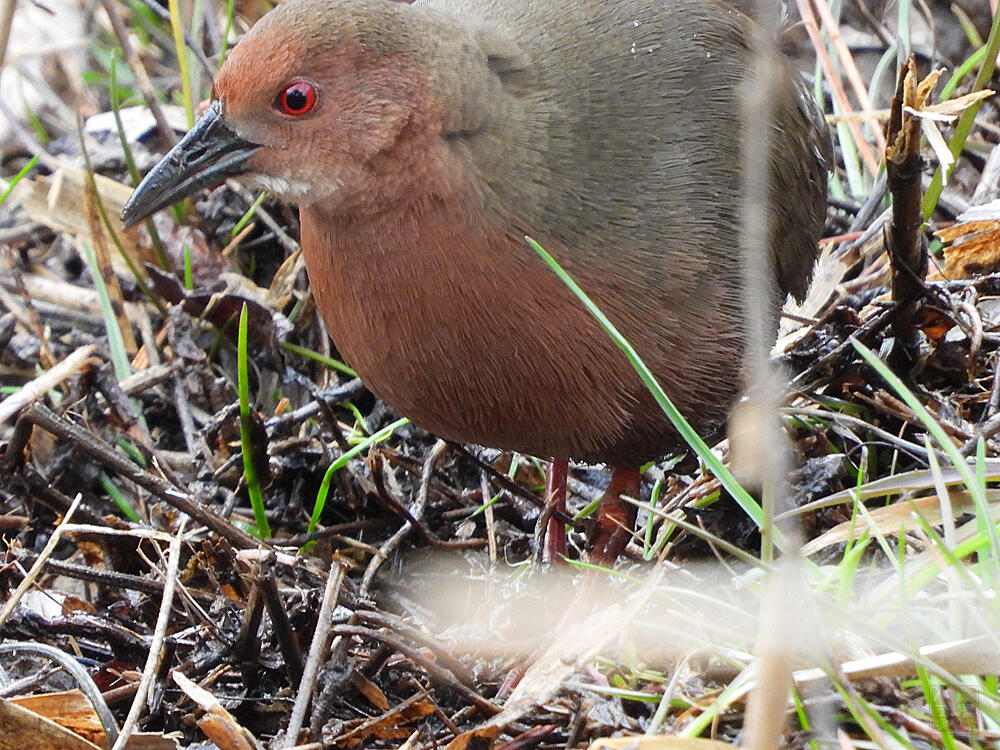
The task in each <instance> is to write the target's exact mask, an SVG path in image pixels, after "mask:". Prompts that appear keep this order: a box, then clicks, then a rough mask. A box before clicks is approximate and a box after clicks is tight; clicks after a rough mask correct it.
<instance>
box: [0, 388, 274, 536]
mask: <svg viewBox="0 0 1000 750" xmlns="http://www.w3.org/2000/svg"><path fill="white" fill-rule="evenodd" d="M20 420H26V421H28V422H30V423H31V424H35V425H38V426H39V427H41V428H42V429H44V430H47V431H48V432H51V433H52V434H53V435H55V436H56V437H59V438H62V439H63V440H68V441H70V442H71V443H73V445H74V447H75V448H76V449H77V450H79V451H80V452H82V453H85V454H86V455H88V456H90V457H91V458H93V459H94V460H96V461H97V462H98V463H100V464H102V465H103V466H104V467H105V468H108V469H112V470H113V471H116V472H118V473H119V474H121V475H122V476H123V477H125V478H126V479H128V480H129V481H131V482H134V483H135V484H137V485H139V486H140V487H142V488H143V489H145V490H147V491H149V492H151V493H153V494H154V495H156V496H157V497H159V498H160V499H162V500H163V501H164V502H166V503H167V504H168V505H170V506H171V507H173V508H175V509H177V510H179V511H180V512H181V513H186V514H187V515H189V516H191V517H192V518H193V519H195V520H196V521H198V523H200V524H203V525H204V526H206V527H208V528H209V529H211V530H212V531H214V532H215V533H216V534H218V535H219V536H221V537H223V538H224V539H225V540H226V541H228V542H229V543H230V544H232V545H233V546H234V547H237V548H239V549H256V548H257V547H260V546H263V545H264V543H263V542H261V541H260V540H259V539H256V538H254V537H252V536H250V535H249V534H247V533H246V532H245V531H241V530H240V529H238V528H236V527H235V526H233V525H232V524H230V523H229V522H228V521H226V520H225V519H223V518H220V517H219V516H218V515H217V514H216V513H214V512H212V511H211V510H209V509H207V508H203V507H202V506H201V505H200V504H199V503H198V502H197V501H196V500H195V499H194V498H193V497H191V496H190V495H189V494H187V493H186V492H184V491H182V490H180V489H179V488H177V487H174V486H173V485H171V484H170V483H169V482H168V481H167V480H165V479H163V478H161V477H158V476H156V475H155V474H152V473H150V472H148V471H145V470H144V469H142V468H140V467H139V466H137V465H136V464H134V463H132V462H131V461H129V460H128V459H126V458H125V457H124V456H122V455H120V454H119V453H117V452H116V451H115V450H114V448H112V447H111V446H110V445H108V444H107V443H106V442H104V441H103V440H102V439H101V438H100V437H98V436H97V435H95V434H94V433H92V432H89V431H88V430H84V429H83V428H82V427H78V426H77V425H75V424H72V423H71V422H68V421H66V420H62V419H60V418H59V417H57V416H56V415H55V414H54V413H53V412H52V411H51V410H50V409H48V408H47V407H45V406H42V405H41V404H37V403H36V404H32V405H31V406H29V407H28V408H26V409H25V410H24V412H22V414H21V417H20ZM20 420H18V421H20ZM8 450H10V448H8Z"/></svg>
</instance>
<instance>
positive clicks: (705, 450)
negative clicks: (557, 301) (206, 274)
mask: <svg viewBox="0 0 1000 750" xmlns="http://www.w3.org/2000/svg"><path fill="white" fill-rule="evenodd" d="M525 240H527V242H528V244H529V245H530V246H531V248H532V249H533V250H534V251H535V252H536V253H538V256H539V257H540V258H541V259H542V260H543V261H545V264H546V265H547V266H548V267H549V268H551V269H552V270H553V271H554V272H555V274H556V275H557V276H558V277H559V279H560V280H561V281H562V282H563V284H565V285H566V286H567V287H568V288H569V290H570V291H571V292H573V294H574V295H576V298H577V299H579V300H580V301H581V302H582V303H583V304H584V306H585V307H586V308H587V310H588V312H590V314H591V315H593V316H594V318H596V319H597V322H598V323H600V324H601V327H602V328H603V329H604V330H605V331H607V333H608V335H609V336H611V338H612V340H613V341H614V342H615V344H617V345H618V348H619V349H621V350H622V351H623V352H624V353H625V356H626V357H627V358H628V361H629V362H630V363H631V364H632V367H634V368H635V371H636V372H637V373H638V375H639V378H640V379H641V380H642V382H643V384H644V385H645V386H646V387H647V388H648V389H649V392H650V393H652V394H653V397H654V398H655V399H656V403H657V404H658V405H659V406H660V408H661V409H663V413H664V414H666V415H667V418H668V419H670V422H671V424H673V426H674V428H675V429H676V430H677V432H679V433H680V435H681V437H683V438H684V441H685V442H686V443H687V444H688V445H689V446H691V449H692V450H693V451H694V452H695V453H696V454H697V455H698V458H700V459H701V460H702V462H703V463H704V464H705V466H707V467H708V469H709V471H711V472H712V473H713V474H714V475H715V477H716V478H717V479H718V480H719V482H720V483H721V484H722V486H723V487H725V488H726V490H727V491H728V492H729V494H730V495H732V496H733V498H734V499H735V500H736V502H737V503H738V504H739V506H740V507H741V508H742V509H743V511H744V512H745V513H746V514H747V515H748V516H749V517H750V518H751V520H753V522H754V523H756V524H757V525H758V526H760V525H762V524H763V521H764V513H763V511H762V510H761V507H760V505H759V504H758V503H757V501H756V500H754V499H753V498H752V497H751V496H750V493H748V492H747V491H746V490H745V489H743V487H742V486H740V483H739V482H737V481H736V479H735V478H734V477H733V475H732V474H731V473H730V472H729V469H727V468H726V467H725V466H724V465H723V463H722V461H720V460H719V458H718V457H717V456H716V455H715V454H714V453H712V450H711V448H709V447H708V445H707V444H706V443H705V441H704V440H702V439H701V436H700V435H698V433H697V432H695V431H694V429H693V428H692V427H691V425H690V424H688V421H687V420H686V419H685V418H684V416H683V415H682V414H681V413H680V411H678V409H677V407H676V406H674V404H673V402H672V401H671V400H670V398H669V397H668V396H667V394H666V393H665V392H664V390H663V388H662V387H660V384H659V383H657V382H656V377H655V376H654V375H653V373H652V372H650V370H649V368H648V367H646V364H645V363H644V362H643V361H642V359H641V358H640V357H639V354H638V352H636V350H635V349H634V348H633V347H632V345H631V344H630V343H629V342H628V341H627V340H626V339H625V337H624V336H622V334H621V333H620V332H619V331H618V329H617V328H615V326H614V324H613V323H612V322H611V321H610V320H608V318H607V317H606V316H605V315H604V313H603V312H601V309H600V308H599V307H598V306H597V305H595V304H594V302H593V301H592V300H591V299H590V297H588V296H587V293H586V292H584V291H583V290H582V289H581V288H580V287H579V286H578V285H577V283H576V282H575V281H573V279H572V278H570V276H569V274H567V273H566V271H564V270H563V268H562V266H560V265H559V263H558V262H557V261H556V260H555V258H553V257H552V256H551V255H549V254H548V252H546V251H545V249H544V248H543V247H542V246H541V245H539V244H538V243H537V242H535V241H534V240H533V239H531V238H530V237H525Z"/></svg>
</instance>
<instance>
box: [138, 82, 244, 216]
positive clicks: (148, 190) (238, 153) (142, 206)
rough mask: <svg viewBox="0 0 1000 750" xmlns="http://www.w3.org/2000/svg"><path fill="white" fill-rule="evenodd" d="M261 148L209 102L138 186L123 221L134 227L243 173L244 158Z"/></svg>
mask: <svg viewBox="0 0 1000 750" xmlns="http://www.w3.org/2000/svg"><path fill="white" fill-rule="evenodd" d="M258 148H260V146H258V145H257V144H255V143H250V142H249V141H246V140H244V139H243V138H240V136H238V135H237V134H236V133H235V132H234V131H233V129H232V128H231V127H229V125H228V124H226V121H225V120H224V119H223V118H222V107H221V105H220V104H219V102H218V101H214V102H212V104H211V106H209V108H208V109H206V110H205V112H204V114H203V115H202V116H201V117H200V118H199V119H198V122H196V123H195V124H194V127H193V128H191V130H189V131H188V133H187V135H185V136H184V137H183V138H182V139H181V141H180V143H178V144H177V145H176V146H174V147H173V148H172V149H170V152H169V153H168V154H167V155H166V156H164V157H163V159H162V160H161V161H160V163H159V164H157V165H156V166H155V167H153V169H152V170H150V172H149V174H147V175H146V177H145V178H144V179H143V180H142V182H140V183H139V186H138V187H137V188H136V189H135V192H134V193H132V197H130V198H129V199H128V203H126V204H125V208H124V209H122V221H123V222H124V223H125V226H126V227H130V226H133V225H134V224H137V223H139V222H140V221H142V220H143V219H145V218H147V217H149V216H151V215H153V214H154V213H156V212H157V211H159V210H160V209H161V208H166V207H167V206H169V205H171V204H172V203H176V202H177V201H179V200H180V199H181V198H185V197H187V196H189V195H191V194H192V193H193V192H195V191H196V190H200V189H201V188H203V187H210V186H213V185H218V184H219V183H220V182H222V181H223V180H225V179H226V178H227V177H233V176H235V175H238V174H242V173H244V172H246V160H247V157H249V156H250V155H252V154H253V153H254V152H255V151H256V150H257V149H258Z"/></svg>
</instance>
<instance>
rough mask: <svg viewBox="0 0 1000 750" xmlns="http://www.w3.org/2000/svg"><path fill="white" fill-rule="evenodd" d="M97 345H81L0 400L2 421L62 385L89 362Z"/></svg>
mask: <svg viewBox="0 0 1000 750" xmlns="http://www.w3.org/2000/svg"><path fill="white" fill-rule="evenodd" d="M95 351H96V347H95V346H94V345H93V344H87V345H86V346H81V347H80V348H79V349H77V350H76V351H74V352H73V353H72V354H70V355H69V356H68V357H66V358H65V359H63V360H62V361H61V362H58V363H56V364H55V365H53V366H52V367H50V368H49V369H48V370H46V371H45V372H43V373H42V374H41V375H39V376H38V377H37V378H35V379H34V380H32V381H31V382H29V383H25V384H24V385H23V386H21V390H19V391H17V392H16V393H12V394H11V395H9V396H8V397H7V398H5V399H4V400H3V401H0V422H6V421H7V420H8V419H10V418H11V417H13V416H14V415H15V414H17V413H18V412H19V411H21V409H23V408H24V407H26V406H27V405H28V404H30V403H31V402H32V401H36V400H38V399H40V398H41V397H42V396H44V395H45V394H46V393H47V392H48V391H50V390H51V389H53V388H55V387H56V386H58V385H60V384H61V383H62V382H63V381H64V380H66V378H68V377H70V376H71V375H73V374H75V373H76V372H77V371H78V370H82V369H83V368H84V367H85V366H86V365H87V364H89V360H90V357H91V356H93V354H94V352H95Z"/></svg>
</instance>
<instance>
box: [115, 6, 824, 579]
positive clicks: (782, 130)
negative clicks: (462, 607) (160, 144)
mask: <svg viewBox="0 0 1000 750" xmlns="http://www.w3.org/2000/svg"><path fill="white" fill-rule="evenodd" d="M741 5H742V6H747V5H749V4H748V3H746V2H741ZM755 29H756V26H755V22H754V21H753V20H752V19H751V18H750V17H749V16H748V15H746V14H744V13H743V12H741V11H740V10H739V9H738V8H737V7H736V6H734V5H732V4H729V3H727V2H725V1H724V0H574V2H570V3H565V2H557V1H556V0H416V1H415V2H412V3H406V2H396V1H394V0H289V1H288V2H286V3H284V4H281V5H279V6H278V7H276V8H275V9H273V10H271V11H270V12H268V13H267V14H265V15H264V16H263V17H262V18H261V19H260V20H259V21H258V22H257V23H256V24H254V26H253V27H252V28H251V29H250V30H249V31H248V32H247V33H246V34H245V35H244V36H243V37H242V39H241V40H240V41H239V43H238V44H237V45H236V46H235V47H234V48H233V49H232V50H231V52H230V54H229V55H228V57H226V59H225V61H224V63H223V64H222V66H221V68H220V70H219V72H218V74H217V76H216V78H215V80H214V83H213V86H212V94H211V101H210V104H209V106H208V107H207V109H205V111H204V113H203V114H202V116H201V117H200V119H199V120H198V121H197V122H196V123H195V125H194V126H193V127H192V129H191V130H190V131H189V132H188V133H187V134H186V135H185V136H184V137H183V138H182V139H181V140H180V141H179V142H178V143H177V144H176V145H175V146H174V147H173V149H172V150H171V151H170V152H169V153H168V154H167V155H166V156H165V157H164V158H163V159H162V161H161V162H160V163H159V164H158V165H156V166H155V167H154V168H153V169H152V171H151V172H150V173H149V174H148V175H147V176H146V177H145V178H144V179H143V180H142V182H141V183H140V184H139V185H138V186H137V188H136V190H135V191H134V193H133V195H132V196H131V198H130V200H129V201H128V203H127V204H126V206H125V208H124V211H123V214H122V218H123V220H124V222H125V224H126V225H127V226H132V225H134V224H136V223H138V222H139V221H141V220H143V219H145V218H147V217H149V216H150V215H151V214H152V213H154V212H156V211H158V210H160V209H162V208H165V207H167V206H169V205H171V204H172V203H174V202H176V201H178V200H180V199H182V198H184V197H186V196H188V195H191V194H192V193H194V192H196V191H198V190H199V189H201V188H204V187H210V186H214V185H217V184H219V183H221V182H222V181H224V180H225V179H227V178H230V177H240V178H241V179H243V180H245V181H248V182H249V183H251V184H253V185H256V186H259V187H261V188H264V189H266V190H268V191H270V192H271V193H273V194H274V195H275V196H276V197H277V198H278V199H280V200H282V201H285V202H287V203H290V204H295V205H297V206H298V210H299V216H300V232H301V247H302V253H303V256H304V259H305V265H306V270H307V273H308V277H309V284H310V288H311V291H312V295H313V297H314V299H315V302H316V305H317V308H318V310H319V312H320V314H321V315H322V318H323V320H324V322H325V323H326V327H327V330H328V331H329V333H330V335H331V337H332V339H333V341H334V343H335V345H336V347H337V350H338V352H339V353H340V355H341V356H342V357H343V358H344V360H345V361H346V362H347V363H348V364H350V366H351V367H352V368H354V369H355V370H356V371H357V372H358V374H359V375H360V377H361V379H362V381H363V382H364V383H365V384H366V385H367V386H368V388H369V389H370V390H371V391H372V392H373V393H375V394H376V395H377V396H378V397H380V398H382V399H383V400H384V401H386V402H387V403H388V404H390V405H391V406H392V407H393V408H394V409H396V410H397V411H399V412H400V413H402V414H403V415H405V416H408V417H410V418H411V419H412V421H413V422H415V423H416V424H417V425H419V426H421V427H423V428H426V429H427V430H429V431H430V432H432V433H434V434H436V435H438V436H439V437H442V438H445V439H450V440H454V441H459V442H463V443H474V444H479V445H483V446H490V447H493V448H498V449H503V450H509V451H517V452H520V453H522V454H529V455H533V456H539V457H543V458H551V459H552V460H553V462H552V470H551V472H550V476H549V482H548V487H547V501H548V503H549V508H550V509H554V510H552V512H551V513H547V514H543V517H544V518H546V521H545V522H546V523H547V530H548V531H547V539H548V542H547V543H546V554H547V556H548V557H549V558H558V557H559V556H560V555H563V554H565V550H566V546H565V521H564V520H561V518H562V519H565V515H562V516H561V518H560V512H564V511H565V505H566V471H567V465H568V462H569V461H571V460H572V461H578V462H582V463H587V464H605V465H607V466H608V467H609V468H610V469H611V470H612V475H611V481H610V484H609V487H608V489H607V490H606V492H605V494H604V496H603V498H602V500H601V501H600V504H599V506H598V509H597V521H596V525H595V528H594V530H593V531H592V533H591V536H590V540H589V542H588V549H589V553H588V554H589V557H590V559H591V560H593V561H596V562H598V563H599V564H611V563H613V562H614V561H615V559H616V558H617V557H618V556H619V555H620V554H621V552H622V551H623V549H624V547H625V546H626V545H627V542H628V541H629V539H630V538H631V535H632V526H633V525H634V522H635V509H634V505H633V504H632V503H629V502H628V501H627V500H626V499H625V498H626V497H638V492H639V488H640V487H639V483H640V476H639V473H638V468H639V467H640V466H641V465H642V464H643V463H645V462H648V461H650V460H654V459H657V458H661V457H663V456H665V455H667V454H668V453H670V452H672V451H675V450H678V449H679V448H680V447H681V446H682V445H683V443H682V442H681V439H680V437H679V435H678V433H677V431H676V430H675V429H674V427H673V426H672V425H671V423H670V422H669V420H668V419H667V418H666V417H665V416H664V414H663V413H662V411H661V410H660V408H659V407H658V406H657V405H656V402H655V401H654V399H653V397H652V396H651V394H650V393H649V391H648V390H647V388H646V387H645V386H644V385H643V383H642V382H641V381H640V379H639V378H638V376H637V375H636V372H635V371H634V369H633V367H632V365H631V364H630V363H629V362H628V361H627V359H626V358H625V357H624V356H623V355H622V353H621V352H620V351H619V349H618V347H617V345H616V344H615V343H614V341H613V340H612V339H611V338H610V337H609V336H608V335H607V332H606V331H605V330H604V329H602V327H601V326H600V325H599V324H598V323H597V322H596V321H595V319H594V317H593V316H592V315H591V314H590V313H589V312H588V311H587V310H586V309H585V308H584V307H583V305H582V304H581V303H580V301H579V300H578V299H577V298H576V297H575V296H574V295H573V293H572V292H571V291H570V290H569V289H567V287H566V285H564V284H563V282H562V281H560V279H559V278H558V277H557V276H556V275H555V274H554V273H552V272H551V271H550V270H549V269H548V268H547V267H546V266H545V265H544V263H543V261H542V260H541V259H540V258H539V257H538V254H537V253H536V252H535V251H534V250H533V249H532V248H531V247H530V246H529V244H528V243H527V242H526V239H525V238H526V237H530V238H532V239H533V240H534V241H536V242H537V243H539V244H540V245H541V246H542V247H543V248H544V249H545V250H546V251H547V252H548V253H550V254H551V255H552V256H553V257H554V258H555V260H556V261H557V262H558V263H559V264H560V265H561V266H562V268H563V269H564V270H565V271H566V272H567V273H568V274H569V275H570V276H571V277H572V278H573V279H574V280H575V281H576V283H577V284H578V285H579V286H580V287H581V288H582V289H583V290H584V291H585V292H586V294H587V295H589V296H590V298H591V299H592V300H593V301H594V302H595V303H596V304H597V305H598V306H599V307H600V308H601V310H602V311H603V312H604V313H605V315H606V316H607V317H608V318H609V319H610V320H611V322H612V323H613V324H614V325H615V327H617V328H618V330H619V331H620V332H621V333H622V334H623V335H624V336H625V337H626V338H627V339H628V340H629V342H630V343H631V344H632V345H633V347H634V348H635V349H636V350H637V352H638V353H639V355H640V356H641V357H642V358H643V361H644V362H645V363H646V365H647V366H648V367H649V368H650V370H651V371H652V372H653V374H654V375H655V376H656V378H657V380H658V382H659V383H660V384H661V385H662V386H663V388H664V390H665V391H666V393H667V395H668V396H669V397H670V398H671V399H672V401H673V402H674V403H675V405H676V406H677V407H678V408H679V409H680V411H681V413H682V414H684V415H685V416H686V417H687V418H688V419H689V421H690V422H691V423H692V424H693V425H694V426H695V428H696V429H697V430H699V431H700V432H701V433H702V434H714V433H715V432H717V431H718V430H719V429H721V427H722V425H723V424H724V423H725V420H726V416H727V413H728V412H729V410H730V408H731V406H732V405H733V403H734V400H735V399H736V398H737V395H738V394H739V391H740V381H741V377H742V364H741V362H742V361H743V356H744V352H745V348H746V345H747V323H746V319H747V314H748V305H749V304H750V303H748V302H747V300H746V299H745V297H746V295H745V294H744V289H743V287H744V281H743V275H742V270H741V260H740V250H739V248H740V238H741V228H740V219H739V206H740V201H741V199H742V193H741V169H742V162H741V131H742V113H741V109H740V96H741V91H742V90H743V89H742V87H743V86H744V75H745V70H746V69H747V68H748V66H749V65H750V62H751V54H752V52H751V50H752V48H753V43H752V35H753V34H754V33H755ZM779 70H780V79H779V83H778V84H777V86H776V88H775V92H774V96H773V101H772V103H771V104H772V108H773V123H772V127H771V128H770V133H771V142H770V144H769V146H768V148H767V151H766V153H767V154H768V155H769V164H768V165H760V168H765V166H766V167H768V168H769V169H770V173H771V175H772V179H771V187H770V192H769V195H768V196H767V204H768V212H769V215H770V217H771V224H770V229H769V234H768V236H769V248H768V254H767V257H765V258H762V259H760V262H761V263H764V264H766V265H767V267H768V273H770V274H771V275H772V276H773V278H774V281H775V289H776V292H775V299H774V300H771V301H770V302H771V303H772V305H777V304H778V303H779V302H780V298H781V297H783V296H785V295H786V294H788V293H790V294H792V295H794V296H796V297H801V296H802V295H803V294H804V292H805V291H806V288H807V285H808V282H809V278H810V275H811V269H812V266H813V263H814V260H815V257H816V252H817V240H818V238H819V236H820V234H821V232H822V228H823V221H824V211H825V197H826V172H827V165H828V164H829V161H830V158H831V157H830V136H829V132H828V130H827V127H826V125H825V123H824V121H823V119H822V116H821V115H820V113H819V110H818V107H817V105H816V102H815V99H814V97H813V96H811V94H810V92H809V90H808V89H807V88H806V86H805V84H804V82H803V81H802V79H801V78H800V76H799V75H798V73H797V72H796V71H795V70H794V69H793V68H792V67H791V65H790V64H789V63H788V62H787V61H785V60H784V59H781V60H780V61H779ZM556 511H559V512H556ZM560 535H561V537H562V540H560V539H559V537H560Z"/></svg>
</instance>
